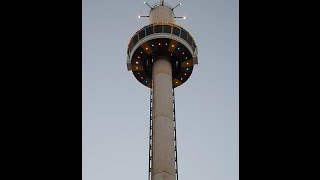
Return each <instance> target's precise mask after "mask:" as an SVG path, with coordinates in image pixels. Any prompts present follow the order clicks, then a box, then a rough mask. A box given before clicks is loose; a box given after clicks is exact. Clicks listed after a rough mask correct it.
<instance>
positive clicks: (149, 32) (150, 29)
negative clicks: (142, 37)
mask: <svg viewBox="0 0 320 180" xmlns="http://www.w3.org/2000/svg"><path fill="white" fill-rule="evenodd" d="M150 34H153V27H152V26H149V27H147V28H146V36H148V35H150Z"/></svg>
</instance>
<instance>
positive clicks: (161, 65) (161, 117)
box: [149, 6, 176, 180]
mask: <svg viewBox="0 0 320 180" xmlns="http://www.w3.org/2000/svg"><path fill="white" fill-rule="evenodd" d="M149 22H150V24H152V23H158V22H168V23H175V20H174V13H173V11H172V9H171V8H169V7H166V6H157V7H155V8H154V9H152V10H151V11H150V15H149ZM152 69H153V71H152V76H153V139H152V146H153V149H152V153H153V154H152V172H151V179H152V180H175V179H176V176H175V151H174V129H173V127H174V126H173V125H174V124H173V104H172V67H171V62H170V60H169V59H168V58H166V57H158V58H157V59H155V61H154V64H153V68H152Z"/></svg>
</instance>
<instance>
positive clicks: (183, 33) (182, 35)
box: [180, 29, 188, 40]
mask: <svg viewBox="0 0 320 180" xmlns="http://www.w3.org/2000/svg"><path fill="white" fill-rule="evenodd" d="M187 36H188V35H187V32H186V31H185V30H183V29H182V30H181V34H180V37H182V39H184V40H187Z"/></svg>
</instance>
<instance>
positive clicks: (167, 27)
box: [163, 25, 171, 33]
mask: <svg viewBox="0 0 320 180" xmlns="http://www.w3.org/2000/svg"><path fill="white" fill-rule="evenodd" d="M163 32H164V33H171V26H167V25H164V26H163Z"/></svg>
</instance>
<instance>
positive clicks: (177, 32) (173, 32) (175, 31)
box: [172, 27, 180, 36]
mask: <svg viewBox="0 0 320 180" xmlns="http://www.w3.org/2000/svg"><path fill="white" fill-rule="evenodd" d="M172 34H174V35H177V36H180V29H179V28H177V27H173V30H172Z"/></svg>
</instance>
